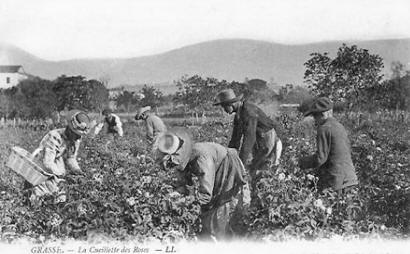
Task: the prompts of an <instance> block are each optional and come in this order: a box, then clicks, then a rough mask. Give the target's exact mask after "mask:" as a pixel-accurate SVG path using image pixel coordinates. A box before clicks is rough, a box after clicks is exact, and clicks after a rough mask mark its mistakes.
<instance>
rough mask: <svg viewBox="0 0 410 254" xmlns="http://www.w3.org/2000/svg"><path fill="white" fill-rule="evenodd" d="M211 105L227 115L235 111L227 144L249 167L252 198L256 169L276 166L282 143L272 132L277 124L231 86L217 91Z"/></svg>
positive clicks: (254, 194)
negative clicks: (238, 94)
mask: <svg viewBox="0 0 410 254" xmlns="http://www.w3.org/2000/svg"><path fill="white" fill-rule="evenodd" d="M214 105H221V106H222V107H223V108H224V110H225V112H227V113H228V114H233V113H235V118H234V122H233V124H234V126H233V132H232V138H231V141H230V142H229V145H228V147H230V148H235V149H237V150H239V151H240V152H239V158H240V159H241V160H242V162H243V163H244V164H245V165H246V166H247V168H248V169H249V174H250V176H251V186H252V197H255V196H256V192H255V191H254V190H255V187H256V183H257V178H258V177H257V175H258V172H260V171H261V170H266V169H269V168H271V166H272V165H276V166H277V165H279V159H280V156H281V153H282V142H281V140H280V139H279V137H278V135H277V133H276V131H275V128H278V127H279V124H278V123H277V122H275V121H273V120H272V119H270V118H269V117H268V116H267V115H266V114H265V113H264V112H263V111H262V110H261V109H260V108H259V107H257V106H256V105H255V104H252V103H250V102H248V101H246V100H243V99H242V96H238V97H237V96H236V95H235V93H234V91H233V90H232V89H226V90H222V91H221V92H219V93H218V95H217V97H216V103H214ZM241 141H242V144H241ZM251 154H252V160H251V161H250V158H249V157H250V155H251ZM249 161H250V163H248V162H249Z"/></svg>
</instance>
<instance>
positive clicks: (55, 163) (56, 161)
mask: <svg viewBox="0 0 410 254" xmlns="http://www.w3.org/2000/svg"><path fill="white" fill-rule="evenodd" d="M80 142H81V140H80V139H78V140H76V141H74V142H70V141H69V140H68V139H67V137H66V136H65V129H64V128H62V129H55V130H52V131H50V132H48V133H47V134H46V135H45V136H44V137H43V139H42V140H41V142H40V145H39V147H38V148H37V149H36V151H35V152H34V153H35V154H37V153H39V152H41V151H44V157H43V165H44V167H45V169H46V170H47V171H51V173H53V174H55V175H58V176H63V175H65V173H66V172H65V166H64V159H66V161H67V163H68V164H69V165H68V166H70V167H71V168H75V169H77V170H79V166H78V162H77V154H78V149H79V147H80Z"/></svg>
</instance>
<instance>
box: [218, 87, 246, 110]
mask: <svg viewBox="0 0 410 254" xmlns="http://www.w3.org/2000/svg"><path fill="white" fill-rule="evenodd" d="M242 97H243V95H242V94H241V95H239V96H236V95H235V92H234V91H233V90H232V89H225V90H222V91H220V92H219V93H218V94H217V95H216V102H215V103H214V106H217V105H221V104H231V103H234V102H237V101H240V100H242Z"/></svg>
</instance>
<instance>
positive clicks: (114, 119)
mask: <svg viewBox="0 0 410 254" xmlns="http://www.w3.org/2000/svg"><path fill="white" fill-rule="evenodd" d="M105 126H106V128H107V132H108V133H118V135H119V136H120V137H122V136H123V134H124V131H123V129H122V123H121V119H120V117H119V116H117V115H116V114H111V115H109V116H108V117H105V118H104V121H103V122H102V123H100V124H98V125H97V127H95V130H94V134H95V135H98V133H100V131H101V130H102V128H103V127H105Z"/></svg>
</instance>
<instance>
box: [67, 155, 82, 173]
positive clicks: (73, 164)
mask: <svg viewBox="0 0 410 254" xmlns="http://www.w3.org/2000/svg"><path fill="white" fill-rule="evenodd" d="M67 166H68V168H69V169H70V171H71V173H72V174H74V175H82V174H83V171H82V170H81V168H80V166H79V165H78V162H77V160H76V159H74V158H69V159H67Z"/></svg>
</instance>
